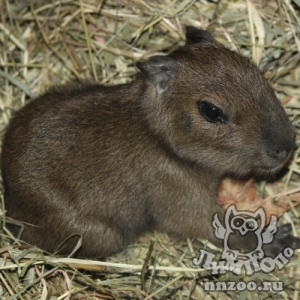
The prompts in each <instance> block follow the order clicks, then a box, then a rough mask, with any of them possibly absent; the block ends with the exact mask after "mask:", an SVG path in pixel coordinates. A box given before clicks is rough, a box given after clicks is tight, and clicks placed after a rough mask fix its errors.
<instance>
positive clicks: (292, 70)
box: [0, 0, 300, 299]
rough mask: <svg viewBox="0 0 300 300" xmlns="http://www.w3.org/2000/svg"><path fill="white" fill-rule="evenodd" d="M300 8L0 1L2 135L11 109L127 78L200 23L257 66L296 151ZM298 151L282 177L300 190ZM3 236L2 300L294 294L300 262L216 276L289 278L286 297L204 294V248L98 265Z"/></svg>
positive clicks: (144, 246) (166, 247)
mask: <svg viewBox="0 0 300 300" xmlns="http://www.w3.org/2000/svg"><path fill="white" fill-rule="evenodd" d="M299 5H300V3H299V0H294V1H292V3H291V1H289V0H277V1H273V0H270V1H260V0H252V1H250V0H248V1H242V0H241V1H239V0H236V1H226V0H224V1H223V0H221V1H207V0H198V1H196V0H184V1H171V0H163V1H156V0H155V1H143V0H132V1H129V0H119V1H101V0H99V1H95V0H56V1H54V0H52V1H45V0H31V1H26V0H23V1H17V0H14V1H13V0H10V1H8V0H7V1H4V0H3V1H0V16H1V22H0V45H1V51H0V114H1V117H0V129H1V132H2V133H3V130H4V128H5V126H6V125H7V123H8V120H9V118H10V117H11V114H12V112H13V111H15V110H16V109H18V108H20V107H21V106H23V105H24V104H25V103H26V102H28V101H29V100H30V98H31V97H33V96H35V95H37V94H39V93H41V92H42V91H43V90H45V89H46V88H47V87H49V86H51V85H53V84H60V83H63V82H66V81H69V80H75V79H76V80H83V79H91V80H94V81H98V82H100V83H103V84H117V83H124V82H129V81H131V80H132V79H134V77H135V74H136V72H137V69H136V67H135V63H136V62H137V61H139V60H141V59H145V58H147V57H149V56H150V55H153V54H159V53H167V52H169V51H172V50H173V49H175V48H176V47H178V46H179V45H181V44H183V43H184V27H185V25H193V26H196V27H199V28H206V29H209V30H210V31H211V32H213V33H214V35H215V36H216V37H217V38H218V40H219V41H221V42H222V43H225V44H226V45H227V46H228V47H230V48H231V49H234V50H238V51H240V52H241V53H243V54H244V55H246V56H248V57H251V58H252V59H253V60H254V61H255V62H257V63H258V64H259V66H260V68H261V69H262V70H264V71H265V72H266V77H267V78H268V80H269V81H270V82H271V84H272V85H273V86H274V88H275V89H276V91H277V94H278V96H279V98H280V100H281V101H282V103H284V104H285V107H286V109H287V112H288V114H289V116H290V117H291V119H292V120H293V122H294V124H295V126H296V129H297V132H298V143H297V145H298V146H299V133H300V123H299V122H300V118H299V112H300V101H299V100H300V89H299V83H300V64H299V59H300V51H299V50H300V40H299V38H300V34H299V30H300V13H299ZM299 151H300V150H299V148H298V150H297V151H296V154H295V157H294V160H293V163H292V164H291V166H290V169H289V172H288V173H287V174H286V176H285V177H284V178H282V182H284V183H285V186H286V188H287V189H291V188H297V187H299V186H300V184H299V173H300V169H299V162H300V159H299V158H298V155H299ZM261 188H262V189H263V188H264V185H263V184H262V185H261ZM267 192H268V190H265V193H267ZM2 206H3V201H2ZM3 209H4V206H3ZM298 213H299V212H297V210H296V209H294V210H292V211H291V212H290V213H289V214H285V216H284V217H283V218H282V219H283V220H284V221H289V222H292V223H293V225H294V228H296V229H297V228H298V227H299V222H298ZM2 218H3V220H4V218H5V217H4V216H2ZM199 222H201V220H199ZM199 226H201V223H200V224H199ZM0 233H1V244H0V253H1V265H2V266H1V267H0V298H1V299H136V298H138V299H217V298H220V299H235V298H239V297H242V298H244V299H246V298H247V299H252V298H255V297H259V298H264V297H272V298H273V299H282V298H285V299H291V298H293V299H296V298H297V297H298V290H299V275H298V274H299V273H300V268H299V266H300V265H299V264H300V261H299V259H298V258H296V259H294V260H293V261H292V262H291V263H290V264H289V266H288V267H286V268H285V269H284V270H282V271H276V272H273V273H272V274H264V273H261V272H260V273H256V274H254V275H253V276H251V277H250V278H248V277H247V276H245V275H240V276H237V275H232V273H228V274H224V275H222V276H220V277H219V280H229V281H230V280H231V281H233V280H234V281H236V282H238V281H241V280H243V281H247V280H253V281H255V282H257V283H258V284H260V283H261V282H264V281H283V282H284V286H285V289H284V290H283V291H281V292H270V291H260V292H258V291H254V292H249V291H241V292H233V291H227V292H224V291H223V292H221V291H219V292H217V291H212V292H207V291H204V289H203V282H205V281H208V280H209V281H215V280H217V279H216V278H213V277H212V276H210V275H209V273H208V272H207V271H205V270H200V269H199V270H197V269H196V268H195V267H194V266H193V265H192V258H193V257H194V256H197V255H198V249H200V248H201V247H202V246H203V245H202V244H201V243H200V242H199V241H190V240H187V241H178V240H175V239H171V238H169V237H168V236H166V235H164V234H158V233H154V234H148V235H146V236H144V237H142V238H141V239H140V240H139V241H138V242H137V243H136V244H135V245H131V246H129V247H128V248H127V249H126V250H124V251H123V252H122V253H119V254H117V255H115V256H113V257H109V258H107V260H106V262H101V261H87V260H76V259H69V258H64V259H61V258H58V257H55V256H45V255H44V254H42V252H41V251H39V250H38V249H35V248H32V247H31V248H25V249H24V248H22V247H21V246H20V243H19V242H18V241H16V240H14V239H13V238H11V237H9V232H8V231H7V230H6V228H5V226H4V223H3V222H2V229H1V232H0ZM295 233H296V232H295ZM22 245H24V244H23V243H22Z"/></svg>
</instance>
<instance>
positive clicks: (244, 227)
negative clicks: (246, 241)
mask: <svg viewBox="0 0 300 300" xmlns="http://www.w3.org/2000/svg"><path fill="white" fill-rule="evenodd" d="M230 227H231V228H232V229H235V230H238V231H239V232H240V234H241V235H245V234H247V233H248V232H249V231H255V230H257V229H258V222H257V221H256V220H255V219H246V218H244V217H241V216H236V217H234V218H233V219H232V220H231V222H230Z"/></svg>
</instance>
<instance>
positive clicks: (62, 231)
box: [2, 28, 295, 257]
mask: <svg viewBox="0 0 300 300" xmlns="http://www.w3.org/2000/svg"><path fill="white" fill-rule="evenodd" d="M187 39H188V40H189V42H190V45H187V46H184V47H182V48H180V49H179V50H177V51H175V52H173V53H172V54H170V55H169V56H164V57H163V56H161V57H158V56H156V57H153V58H151V59H150V60H149V61H147V62H145V63H141V64H139V68H140V69H141V71H142V74H143V77H142V76H141V77H140V78H138V79H137V80H136V81H135V82H133V83H131V84H126V85H119V86H112V87H103V86H100V85H93V84H79V85H78V84H77V85H75V84H74V85H72V84H70V85H66V86H62V87H56V88H53V89H50V91H48V92H46V93H45V94H44V95H41V96H40V97H38V98H37V99H35V100H33V101H32V102H30V103H29V104H28V105H26V106H25V107H24V108H22V109H21V110H20V111H18V112H17V113H16V114H15V116H14V117H13V118H12V120H11V122H10V124H9V126H8V129H7V132H6V135H5V138H4V142H3V152H2V170H3V176H4V181H5V186H6V195H5V201H6V208H7V214H8V216H10V217H12V218H14V219H17V220H21V221H24V222H25V224H26V226H25V231H24V234H23V236H22V239H24V240H25V241H28V242H30V243H32V244H36V245H37V246H40V247H42V248H43V249H45V250H48V251H51V252H53V251H55V250H56V248H57V246H58V245H59V244H60V243H61V242H62V241H63V240H64V239H65V238H67V237H68V236H69V235H72V234H74V233H78V234H80V235H82V237H83V245H82V247H81V248H80V249H79V251H78V254H79V255H81V256H89V257H100V256H105V255H109V254H111V253H114V252H116V251H119V250H121V249H122V248H123V247H125V246H126V245H127V244H128V243H131V242H133V241H134V240H135V239H136V238H137V237H138V236H139V235H140V234H141V233H142V232H145V231H147V230H154V229H159V230H162V231H166V232H169V233H175V234H177V235H180V236H182V237H200V238H204V239H209V240H210V241H212V242H215V241H216V239H215V238H214V235H213V229H212V227H211V221H212V216H213V214H214V213H216V212H220V213H222V209H221V208H220V207H219V206H218V205H217V204H216V203H215V199H216V197H217V191H218V186H219V183H220V180H221V179H222V178H223V177H224V176H225V175H233V176H244V175H247V174H250V173H252V174H259V175H261V174H267V175H269V174H272V173H276V172H277V171H278V170H280V169H281V168H282V167H283V166H284V165H285V163H286V162H287V161H288V159H289V157H290V156H291V153H292V151H293V148H294V141H295V132H294V128H293V126H292V124H291V122H290V121H289V120H288V117H287V115H286V114H285V112H284V110H283V108H282V107H281V105H280V103H279V101H278V100H277V98H276V97H275V95H274V92H273V90H272V89H271V87H270V86H269V84H268V83H267V81H266V80H265V79H264V77H263V75H262V74H261V73H260V72H259V70H258V69H257V67H256V66H254V65H253V64H252V63H251V62H250V61H248V60H247V59H245V58H243V57H241V56H240V55H238V54H237V53H234V52H232V51H230V50H228V49H227V48H225V47H223V46H222V45H220V44H219V43H217V42H216V41H215V40H214V38H213V37H212V36H211V35H210V34H208V33H207V32H205V31H200V30H196V29H195V28H188V30H187ZM27 223H28V224H27ZM30 224H32V225H30ZM237 244H238V241H237ZM66 245H67V246H66V247H65V248H64V250H62V253H68V252H70V251H71V249H72V247H73V246H74V242H72V240H71V241H70V242H69V243H66ZM242 246H243V245H242Z"/></svg>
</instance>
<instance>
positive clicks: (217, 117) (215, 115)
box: [197, 101, 227, 123]
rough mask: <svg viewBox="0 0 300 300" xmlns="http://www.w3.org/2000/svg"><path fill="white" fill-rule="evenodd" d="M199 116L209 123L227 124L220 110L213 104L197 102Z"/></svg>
mask: <svg viewBox="0 0 300 300" xmlns="http://www.w3.org/2000/svg"><path fill="white" fill-rule="evenodd" d="M197 105H198V109H199V112H200V114H201V115H202V116H203V117H204V118H205V119H206V120H207V121H208V122H211V123H217V122H221V123H227V118H226V116H225V115H224V114H223V112H222V110H221V109H220V108H218V107H217V106H215V105H214V104H212V103H210V102H206V101H198V102H197Z"/></svg>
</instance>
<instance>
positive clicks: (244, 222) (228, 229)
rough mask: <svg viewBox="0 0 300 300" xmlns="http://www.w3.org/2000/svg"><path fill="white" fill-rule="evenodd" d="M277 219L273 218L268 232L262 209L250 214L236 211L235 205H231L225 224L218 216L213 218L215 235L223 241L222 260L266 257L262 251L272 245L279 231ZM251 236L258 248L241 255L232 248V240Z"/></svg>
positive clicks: (225, 217) (225, 216)
mask: <svg viewBox="0 0 300 300" xmlns="http://www.w3.org/2000/svg"><path fill="white" fill-rule="evenodd" d="M276 222H277V218H276V217H275V216H272V217H271V221H270V223H269V226H268V228H267V229H266V230H264V228H265V226H266V213H265V211H264V209H263V208H262V207H260V208H258V209H257V210H256V211H255V212H249V211H245V210H240V211H238V210H236V207H235V205H231V206H229V207H228V208H227V210H226V213H225V215H224V223H225V227H224V226H223V224H222V223H221V222H220V220H219V218H218V215H217V214H215V215H214V216H213V222H212V226H213V228H214V229H215V230H214V234H215V236H216V238H218V239H221V240H223V246H224V250H223V253H222V258H224V259H227V260H233V259H234V260H235V259H237V257H241V258H243V259H250V260H251V259H253V260H257V259H261V258H263V256H264V252H263V250H262V245H263V244H268V243H271V242H272V240H273V235H274V234H275V233H276V231H277V227H276ZM249 234H251V238H252V239H253V238H256V241H257V242H256V246H255V247H254V249H251V250H250V251H248V252H247V253H241V252H240V250H237V249H233V248H232V247H231V241H232V239H235V238H237V236H238V238H239V239H243V238H245V239H247V238H248V236H249Z"/></svg>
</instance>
